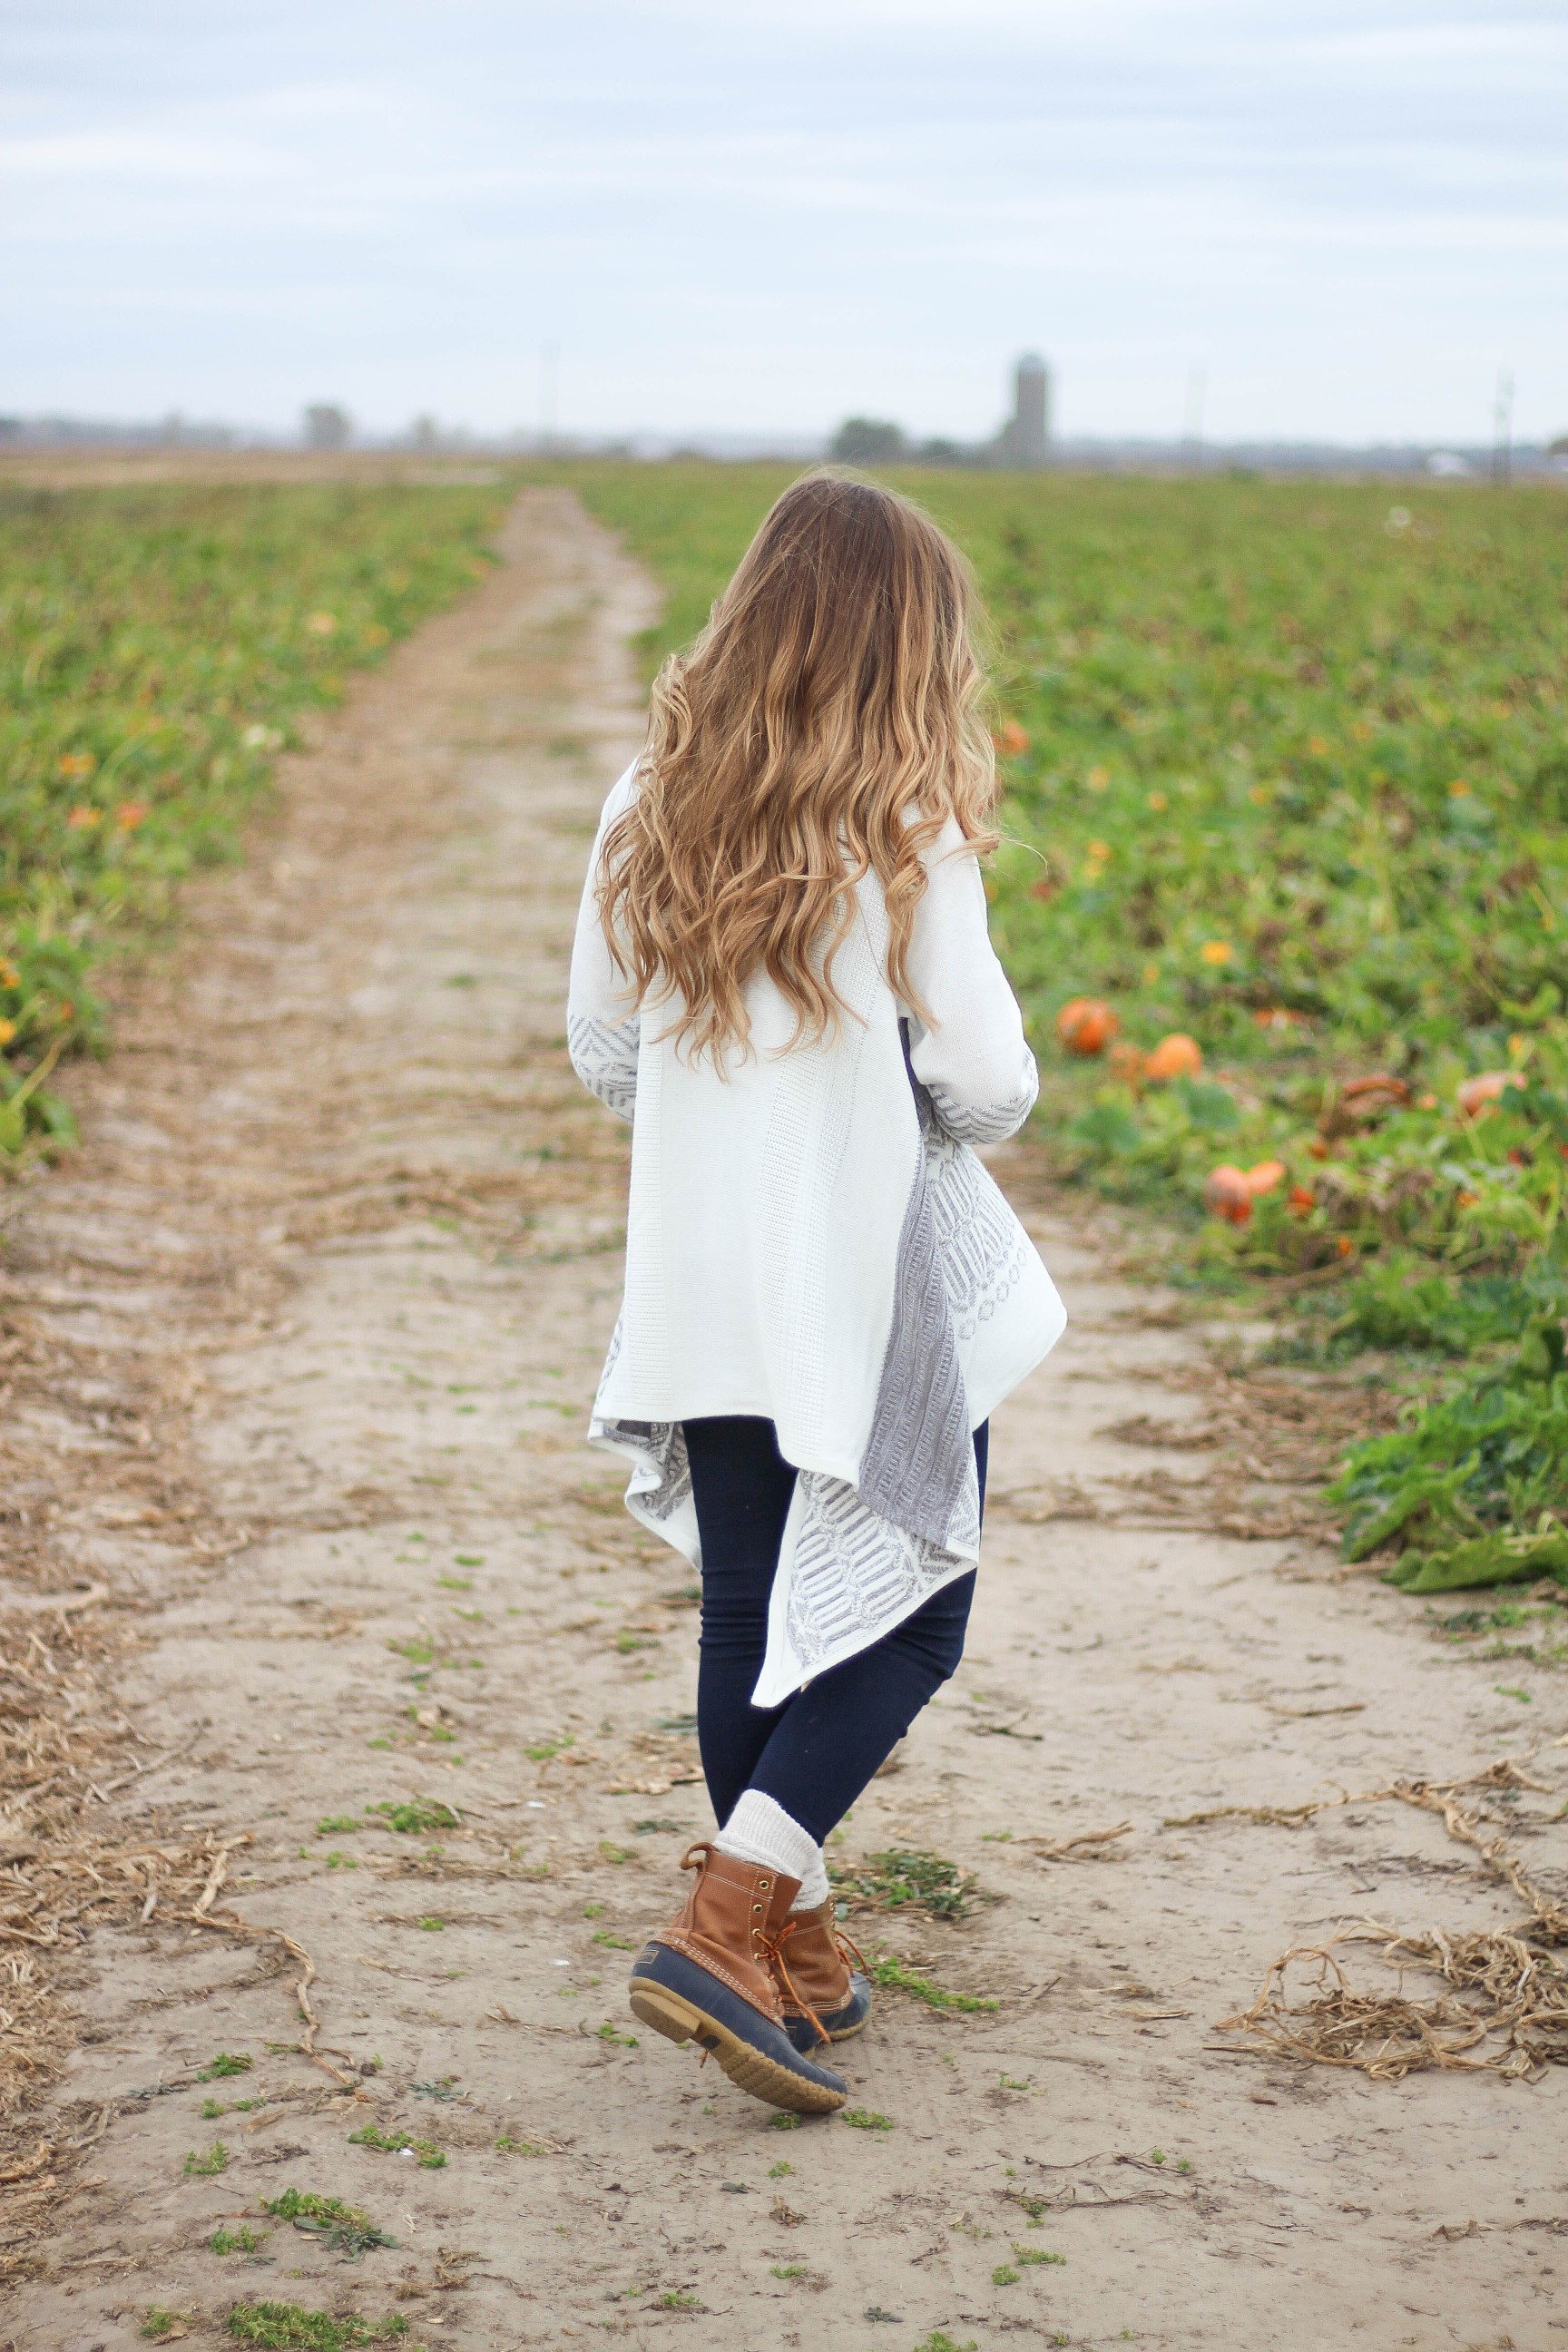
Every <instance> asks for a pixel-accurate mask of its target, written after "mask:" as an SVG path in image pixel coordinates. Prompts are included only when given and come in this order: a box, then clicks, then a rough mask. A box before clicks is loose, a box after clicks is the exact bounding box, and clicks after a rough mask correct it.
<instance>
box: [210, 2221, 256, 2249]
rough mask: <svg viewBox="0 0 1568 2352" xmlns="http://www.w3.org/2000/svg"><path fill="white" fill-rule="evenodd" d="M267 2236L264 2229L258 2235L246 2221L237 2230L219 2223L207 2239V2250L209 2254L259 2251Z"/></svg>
mask: <svg viewBox="0 0 1568 2352" xmlns="http://www.w3.org/2000/svg"><path fill="white" fill-rule="evenodd" d="M267 2236H268V2232H267V2231H265V2230H264V2231H262V2232H261V2235H260V2236H259V2237H258V2235H257V2233H256V2231H254V2230H253V2229H252V2228H251V2226H250V2224H249V2222H248V2221H244V2222H242V2223H241V2224H240V2226H239V2228H238V2229H237V2230H231V2229H229V2228H227V2227H226V2226H225V2225H220V2227H219V2228H217V2229H216V2230H215V2231H213V2233H212V2236H211V2237H210V2238H209V2239H208V2240H207V2252H208V2253H209V2254H255V2253H259V2252H260V2251H261V2248H262V2246H263V2245H264V2244H265V2242H266V2240H267Z"/></svg>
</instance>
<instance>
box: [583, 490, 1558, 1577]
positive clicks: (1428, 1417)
mask: <svg viewBox="0 0 1568 2352" xmlns="http://www.w3.org/2000/svg"><path fill="white" fill-rule="evenodd" d="M573 478H574V481H575V482H576V485H577V487H578V488H579V489H580V491H581V493H582V495H583V497H584V499H585V501H586V502H587V503H588V504H589V506H590V507H591V508H592V509H594V510H595V512H596V513H597V514H598V515H599V516H600V517H601V518H602V519H603V520H605V521H606V522H607V523H609V524H611V525H612V526H613V527H615V528H616V530H620V531H622V532H623V533H624V534H625V536H626V541H627V542H628V544H629V545H630V546H631V547H632V548H633V549H634V550H635V551H637V553H638V554H639V555H641V556H642V557H643V558H644V560H645V561H646V562H648V564H649V565H650V567H651V568H652V569H653V570H654V571H655V572H656V573H657V574H658V576H659V577H660V578H661V579H662V580H663V581H664V583H666V586H667V589H668V605H667V610H666V614H665V617H664V621H663V623H662V625H661V626H660V627H659V628H658V630H656V631H654V632H651V633H650V637H649V642H648V647H647V651H648V658H649V663H650V667H651V666H652V665H653V664H654V663H655V662H656V661H657V659H658V657H659V656H661V655H662V654H663V653H664V652H665V651H666V650H668V647H669V646H673V645H678V644H679V643H681V642H683V641H684V640H685V639H686V638H687V637H689V635H691V633H692V631H693V630H694V629H695V628H696V627H697V626H699V625H700V623H701V621H702V619H703V617H704V616H705V614H706V612H707V609H708V605H709V604H710V601H711V599H712V597H713V596H714V595H715V594H716V593H718V591H719V590H720V588H721V586H722V584H723V582H724V579H725V577H726V575H727V573H728V572H729V570H730V568H731V566H732V564H733V563H734V562H735V560H736V559H737V557H738V556H739V555H740V553H741V551H742V549H743V548H744V546H745V544H746V541H747V539H748V538H749V536H750V534H751V532H752V529H753V528H754V527H755V524H756V522H757V520H759V519H760V517H761V515H762V513H763V511H764V509H765V508H766V506H767V504H768V501H769V500H770V499H771V498H772V497H773V495H774V494H775V493H776V491H777V489H778V488H780V487H781V486H782V484H783V482H784V480H785V479H786V478H787V476H786V475H785V474H784V473H783V472H781V471H780V470H779V469H777V468H763V467H702V466H689V467H677V466H666V467H629V466H627V467H582V468H577V469H574V474H573ZM900 486H901V487H904V488H908V489H909V490H910V492H911V493H912V494H913V495H914V496H916V497H917V498H919V499H921V501H922V502H923V503H924V504H925V505H926V506H927V507H928V508H929V509H931V511H932V512H933V513H934V514H936V516H937V517H938V518H939V520H942V522H943V523H944V524H945V525H946V526H947V527H948V528H949V529H951V530H952V532H953V533H954V535H955V537H956V538H957V539H958V540H959V541H960V542H961V544H962V545H963V547H964V549H965V550H966V551H967V552H968V554H969V556H970V558H971V560H972V561H973V564H974V566H975V569H976V572H977V573H978V575H979V579H980V583H981V586H982V588H983V590H984V594H985V598H986V601H987V604H988V605H989V608H990V612H991V614H992V618H993V623H994V630H995V635H996V655H997V661H996V675H997V689H998V701H997V711H996V731H997V738H998V743H999V747H1000V749H1001V751H1002V757H1003V765H1004V769H1005V775H1006V780H1007V786H1008V791H1007V798H1006V803H1005V816H1004V822H1005V831H1006V835H1007V841H1006V843H1005V846H1004V848H1003V849H1002V851H1001V852H1000V853H999V855H998V856H997V858H996V860H995V863H994V872H993V877H992V886H991V887H992V890H993V897H994V924H993V927H994V936H995V938H996V940H997V943H998V946H999V948H1000V949H1001V951H1002V953H1003V955H1004V956H1005V960H1006V961H1007V964H1008V968H1009V970H1010V971H1011V973H1012V976H1013V979H1014V982H1015V984H1016V987H1017V989H1018V992H1019V994H1020V997H1021V999H1022V1001H1023V1003H1024V1005H1025V1009H1026V1015H1027V1017H1028V1019H1029V1023H1030V1028H1031V1033H1032V1035H1033V1038H1034V1041H1035V1043H1036V1045H1037V1049H1038V1051H1039V1055H1040V1059H1041V1064H1042V1068H1043V1071H1044V1073H1045V1081H1046V1082H1045V1086H1044V1088H1043V1098H1042V1105H1041V1109H1040V1112H1039V1113H1038V1115H1037V1116H1038V1118H1039V1120H1040V1122H1041V1125H1042V1127H1043V1129H1044V1131H1045V1133H1046V1136H1047V1140H1048V1143H1049V1146H1050V1148H1051V1150H1053V1152H1054V1153H1055V1155H1056V1156H1057V1158H1058V1163H1059V1164H1060V1165H1061V1166H1062V1167H1063V1168H1064V1169H1066V1170H1067V1171H1070V1172H1073V1173H1076V1174H1079V1175H1080V1176H1082V1177H1083V1178H1085V1179H1086V1180H1088V1181H1094V1182H1096V1183H1098V1184H1100V1185H1101V1186H1103V1187H1105V1188H1106V1189H1108V1190H1110V1192H1114V1193H1116V1194H1118V1195H1121V1196H1122V1197H1125V1198H1128V1199H1130V1200H1133V1201H1141V1202H1146V1203H1149V1204H1151V1205H1152V1206H1154V1207H1155V1208H1157V1209H1158V1210H1159V1212H1160V1213H1162V1214H1163V1216H1164V1217H1166V1218H1167V1219H1172V1220H1174V1221H1176V1222H1177V1223H1181V1224H1184V1225H1185V1227H1186V1229H1187V1231H1188V1233H1189V1235H1190V1246H1189V1251H1188V1258H1187V1265H1188V1271H1189V1275H1190V1277H1191V1278H1192V1279H1194V1280H1204V1279H1206V1280H1211V1281H1226V1280H1228V1281H1232V1282H1235V1281H1238V1280H1246V1279H1251V1280H1254V1281H1261V1282H1263V1283H1265V1284H1266V1285H1268V1286H1271V1287H1272V1289H1273V1291H1274V1293H1275V1295H1276V1296H1277V1297H1278V1298H1279V1300H1280V1302H1281V1304H1283V1303H1284V1302H1285V1301H1286V1300H1289V1302H1290V1303H1291V1304H1292V1306H1293V1307H1294V1308H1295V1310H1296V1315H1295V1323H1294V1337H1293V1338H1290V1339H1288V1340H1287V1341H1286V1342H1284V1343H1283V1345H1284V1349H1285V1351H1286V1352H1289V1353H1293V1354H1294V1355H1295V1356H1297V1357H1298V1358H1299V1359H1300V1360H1304V1361H1308V1362H1318V1363H1323V1362H1334V1361H1341V1360H1346V1359H1348V1358H1351V1357H1353V1356H1355V1355H1357V1354H1358V1353H1362V1352H1364V1351H1366V1350H1369V1349H1372V1350H1377V1351H1380V1355H1379V1360H1380V1361H1382V1362H1383V1363H1384V1364H1385V1366H1386V1367H1387V1370H1388V1373H1389V1375H1390V1376H1391V1377H1394V1378H1397V1379H1399V1380H1401V1381H1404V1382H1405V1384H1406V1385H1408V1386H1409V1387H1410V1388H1411V1390H1412V1391H1413V1395H1414V1397H1415V1400H1416V1402H1414V1403H1413V1405H1412V1410H1411V1412H1410V1415H1409V1418H1408V1425H1407V1426H1406V1427H1405V1428H1403V1429H1402V1430H1400V1431H1399V1432H1397V1433H1395V1434H1394V1435H1393V1436H1391V1437H1388V1438H1385V1439H1381V1440H1379V1441H1377V1442H1375V1443H1374V1444H1369V1445H1367V1446H1363V1447H1362V1448H1360V1449H1358V1451H1357V1452H1356V1453H1355V1454H1353V1455H1352V1457H1351V1460H1350V1462H1349V1464H1348V1465H1347V1467H1346V1470H1345V1473H1344V1475H1343V1476H1342V1479H1341V1481H1340V1484H1339V1486H1338V1488H1337V1490H1336V1494H1337V1499H1338V1501H1339V1503H1340V1505H1341V1507H1342V1510H1343V1512H1344V1514H1345V1517H1346V1545H1347V1549H1348V1550H1349V1551H1350V1553H1351V1555H1352V1557H1356V1558H1361V1557H1364V1556H1366V1555H1368V1554H1370V1553H1372V1552H1374V1551H1382V1550H1383V1549H1384V1548H1385V1547H1386V1548H1389V1549H1391V1550H1393V1551H1395V1552H1396V1553H1397V1557H1396V1558H1395V1559H1394V1562H1393V1566H1392V1568H1391V1571H1390V1572H1391V1574H1392V1575H1393V1577H1394V1580H1396V1581H1398V1582H1400V1583H1402V1584H1404V1585H1405V1586H1406V1587H1407V1588H1408V1589H1411V1590H1414V1591H1443V1590H1447V1589H1452V1588H1455V1587H1458V1586H1460V1585H1468V1584H1477V1583H1491V1582H1502V1581H1509V1580H1517V1579H1521V1578H1524V1577H1529V1576H1537V1575H1555V1576H1556V1577H1557V1578H1558V1579H1559V1580H1562V1581H1563V1582H1568V1524H1565V1522H1568V1371H1565V1370H1564V1367H1563V1318H1564V1315H1565V1313H1568V1238H1565V1231H1564V1224H1563V1194H1564V1186H1565V1182H1568V1011H1565V1000H1568V497H1564V496H1563V494H1562V493H1561V492H1559V491H1555V490H1551V489H1539V490H1537V489H1531V490H1524V491H1514V492H1511V493H1509V494H1497V493H1492V492H1488V491H1479V490H1476V489H1472V488H1448V489H1444V490H1441V491H1439V490H1436V489H1426V488H1421V489H1417V490H1414V491H1412V490H1403V489H1402V490H1397V491H1391V490H1390V489H1388V488H1386V487H1378V486H1357V487H1353V488H1347V487H1339V486H1333V485H1326V484H1316V483H1313V484H1280V483H1265V482H1260V481H1254V480H1248V479H1237V478H1223V479H1219V478H1216V479H1210V480H1200V481H1171V482H1155V481H1149V480H1123V479H1114V478H1075V477H1070V476H1046V477H1018V476H1007V475H995V474H994V475H978V476H977V475H973V474H969V475H959V474H949V475H942V474H932V473H921V474H916V475H910V476H909V477H907V478H904V479H903V480H902V481H901V484H900ZM1084 1000H1087V1002H1084ZM1064 1041H1065V1042H1064ZM1075 1046H1076V1047H1078V1048H1079V1049H1086V1048H1087V1049H1090V1050H1078V1051H1075V1050H1072V1048H1073V1047H1075Z"/></svg>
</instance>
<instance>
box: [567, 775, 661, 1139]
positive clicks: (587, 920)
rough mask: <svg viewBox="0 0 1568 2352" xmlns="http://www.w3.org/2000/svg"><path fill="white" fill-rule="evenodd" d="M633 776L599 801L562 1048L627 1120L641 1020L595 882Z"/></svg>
mask: <svg viewBox="0 0 1568 2352" xmlns="http://www.w3.org/2000/svg"><path fill="white" fill-rule="evenodd" d="M636 777H637V770H636V769H635V767H633V768H628V769H627V771H626V774H625V775H624V776H623V777H622V778H621V780H620V782H618V783H617V784H616V787H615V790H614V791H613V792H612V793H611V794H610V796H609V798H608V800H607V801H606V802H605V806H604V811H603V814H601V816H600V818H599V827H598V831H597V832H596V833H595V835H594V851H593V855H592V856H591V857H590V858H589V860H588V874H587V879H586V880H585V881H584V885H583V897H582V901H581V904H580V905H579V907H578V909H577V932H576V937H575V938H574V940H573V943H572V978H571V982H570V985H569V987H568V990H567V996H566V1050H567V1052H568V1053H569V1054H570V1055H571V1057H572V1067H573V1068H574V1070H575V1071H576V1073H577V1076H579V1077H580V1078H581V1079H582V1081H583V1084H584V1086H585V1087H587V1089H588V1091H589V1093H590V1094H595V1095H597V1096H598V1097H599V1100H600V1101H601V1102H602V1103H605V1104H606V1105H607V1106H608V1108H610V1109H611V1110H613V1111H614V1112H615V1114H616V1118H627V1119H629V1118H632V1116H633V1115H634V1113H635V1111H636V1109H637V1050H638V1046H639V1045H640V1042H641V1034H642V1021H641V1017H640V1015H639V1014H638V1013H637V1008H636V1007H635V1006H634V1005H629V1004H628V1001H627V992H626V982H625V980H624V979H623V977H622V975H621V974H620V973H619V972H618V971H616V967H615V964H614V962H613V961H612V959H611V956H610V950H609V947H608V945H607V944H606V942H605V932H604V927H603V925H602V924H601V923H600V921H599V906H598V897H597V892H596V888H595V884H596V880H597V877H598V870H599V851H600V849H601V847H602V846H603V844H604V839H605V833H606V832H607V831H608V829H609V827H610V826H611V825H612V824H614V823H615V821H616V818H617V817H618V816H619V815H620V814H621V812H622V811H623V809H625V808H626V807H627V806H628V805H629V803H630V802H631V798H632V793H633V792H634V791H635V789H636Z"/></svg>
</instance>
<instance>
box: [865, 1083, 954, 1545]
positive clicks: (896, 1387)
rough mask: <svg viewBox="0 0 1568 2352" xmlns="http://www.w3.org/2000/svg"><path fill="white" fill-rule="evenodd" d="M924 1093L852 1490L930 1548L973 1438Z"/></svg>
mask: <svg viewBox="0 0 1568 2352" xmlns="http://www.w3.org/2000/svg"><path fill="white" fill-rule="evenodd" d="M923 1094H924V1089H923V1088H922V1087H916V1090H915V1099H916V1103H917V1106H918V1108H919V1110H920V1114H921V1152H920V1156H919V1159H918V1160H917V1161H916V1164H915V1180H914V1182H913V1184H912V1185H911V1186H910V1198H909V1205H908V1207H907V1208H906V1209H905V1211H904V1223H903V1230H902V1232H901V1233H900V1235H899V1263H898V1273H897V1276H896V1280H895V1288H894V1294H893V1321H892V1328H891V1329H890V1330H889V1334H888V1348H887V1353H886V1355H885V1356H884V1357H883V1359H882V1373H881V1379H880V1381H879V1383H878V1388H877V1408H876V1412H875V1413H874V1414H873V1416H872V1421H871V1434H870V1437H869V1439H868V1442H867V1446H866V1458H865V1460H864V1462H863V1463H862V1464H861V1465H860V1478H859V1493H860V1498H861V1500H862V1502H865V1503H868V1505H869V1506H870V1507H871V1509H872V1510H874V1511H877V1512H879V1513H880V1515H881V1516H882V1517H884V1518H888V1519H891V1520H892V1521H893V1523H894V1525H895V1526H896V1527H900V1528H908V1529H909V1531H910V1534H911V1535H917V1536H923V1537H924V1538H926V1541H927V1542H928V1543H933V1544H945V1543H947V1542H948V1541H949V1539H950V1535H951V1531H952V1525H953V1521H954V1518H955V1517H956V1515H957V1514H958V1512H959V1509H960V1507H961V1505H962V1503H963V1496H964V1489H965V1485H966V1482H967V1479H968V1475H969V1461H970V1445H971V1436H970V1428H969V1400H968V1398H967V1397H966V1396H965V1394H964V1391H963V1367H962V1366H961V1365H960V1363H959V1360H958V1342H957V1339H956V1336H955V1334H954V1331H953V1327H952V1307H951V1306H950V1304H949V1301H948V1296H947V1286H946V1284H945V1282H944V1281H943V1279H942V1252H941V1248H940V1246H939V1243H938V1236H937V1223H936V1214H935V1210H934V1206H933V1203H932V1201H931V1185H930V1182H929V1181H928V1179H927V1175H926V1154H925V1149H924V1146H925V1129H926V1125H927V1122H928V1120H929V1119H930V1118H931V1112H930V1109H929V1107H928V1106H927V1104H926V1103H925V1101H924V1100H923V1099H922V1097H923Z"/></svg>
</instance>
